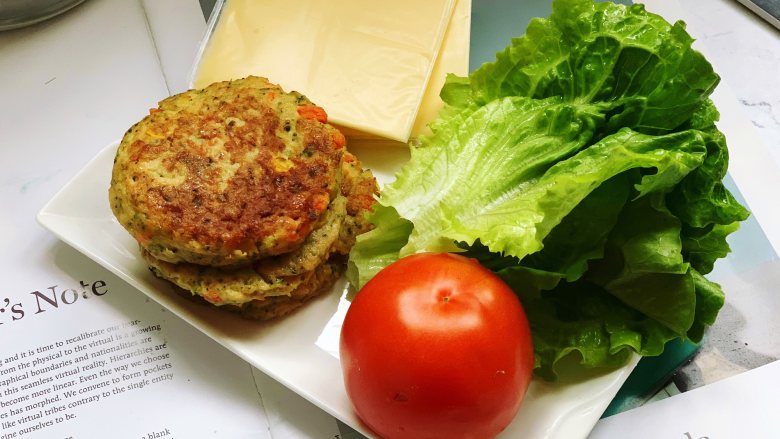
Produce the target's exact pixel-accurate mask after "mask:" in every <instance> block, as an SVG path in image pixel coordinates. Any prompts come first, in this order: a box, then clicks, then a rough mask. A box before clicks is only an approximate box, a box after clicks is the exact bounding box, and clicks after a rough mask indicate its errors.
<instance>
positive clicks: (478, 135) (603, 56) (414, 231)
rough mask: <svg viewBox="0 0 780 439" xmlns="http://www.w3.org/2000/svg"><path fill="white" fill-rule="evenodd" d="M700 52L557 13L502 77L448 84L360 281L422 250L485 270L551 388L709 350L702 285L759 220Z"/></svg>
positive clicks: (611, 18) (656, 26)
mask: <svg viewBox="0 0 780 439" xmlns="http://www.w3.org/2000/svg"><path fill="white" fill-rule="evenodd" d="M692 42H693V40H692V38H691V37H690V36H689V35H688V34H687V33H686V32H685V25H684V23H681V22H678V23H675V24H669V23H667V22H666V21H664V20H663V19H662V18H661V17H659V16H657V15H654V14H651V13H649V12H647V11H645V9H644V7H643V6H641V5H633V6H629V7H626V6H622V5H616V4H612V3H609V2H605V3H594V2H593V1H592V0H554V1H553V13H552V15H551V16H550V17H549V18H546V19H535V20H532V22H531V23H530V25H529V26H528V29H527V31H526V33H525V35H523V36H521V37H519V38H516V39H514V40H513V41H512V43H511V44H510V46H509V47H507V48H506V49H505V50H504V51H502V52H500V53H499V54H498V55H497V57H496V61H495V62H492V63H487V64H484V65H483V66H482V67H480V68H479V69H477V70H476V71H474V72H473V73H472V74H471V75H469V77H458V76H455V75H449V76H448V77H447V81H446V83H445V85H444V87H443V88H442V91H441V97H442V99H443V100H444V102H445V104H446V105H445V107H444V109H443V110H442V111H441V112H440V114H439V117H438V118H437V119H436V120H435V121H434V122H433V123H431V125H430V127H431V134H430V135H429V136H427V137H423V138H421V139H420V140H419V142H417V143H416V144H415V145H413V146H411V158H410V161H409V162H408V163H407V164H406V165H405V166H404V167H403V169H401V171H399V173H398V174H397V176H396V180H395V181H394V182H393V183H391V184H388V185H386V186H385V187H384V188H382V191H381V194H380V196H379V198H378V201H377V204H376V205H375V206H374V213H373V214H372V216H371V218H370V221H371V222H372V223H373V224H374V225H375V228H374V230H372V231H371V232H369V233H366V234H364V235H361V236H359V237H358V240H357V243H356V245H355V246H354V248H353V250H352V252H351V253H350V261H349V268H348V273H347V275H348V279H349V280H350V282H351V283H352V284H353V285H354V286H356V287H358V288H359V287H360V286H362V285H363V284H364V283H365V282H367V281H368V280H369V279H370V278H371V277H372V276H373V275H374V274H376V273H377V272H378V271H379V270H381V269H382V268H383V267H385V266H387V265H389V264H390V263H392V262H394V261H395V260H397V259H398V258H400V257H403V256H405V255H409V254H413V253H417V252H422V251H457V252H462V253H463V254H465V255H466V256H469V257H472V258H475V259H477V260H478V261H479V262H480V263H481V264H482V265H484V266H485V267H487V268H488V269H490V270H492V271H494V272H495V273H496V274H497V275H498V276H500V277H501V278H502V279H503V280H504V281H505V282H506V283H507V284H508V285H509V286H510V287H512V289H513V290H514V291H515V293H516V294H517V295H518V297H519V298H520V300H521V301H522V303H523V305H524V307H525V309H526V314H527V315H528V319H529V322H530V324H531V329H532V336H533V341H534V349H535V353H536V369H535V370H536V373H537V374H538V375H539V376H542V377H544V378H547V379H555V378H556V376H557V375H558V374H559V368H560V366H561V364H562V363H563V361H564V359H566V358H570V359H574V360H576V362H578V363H579V364H580V365H582V366H585V367H593V368H603V367H615V366H619V365H622V364H624V363H625V361H627V359H629V358H630V357H631V356H632V355H633V353H634V352H636V353H639V354H641V355H658V354H660V353H661V352H662V351H663V348H664V345H665V344H666V343H667V342H668V341H669V340H672V339H675V338H680V339H690V340H693V341H698V340H700V339H701V337H702V336H703V334H704V332H705V330H706V328H707V327H708V326H709V325H712V324H713V323H714V321H715V318H716V316H717V314H718V311H719V310H720V308H721V307H722V306H723V303H724V294H723V291H722V290H721V289H720V287H719V286H718V285H717V284H715V283H713V282H711V281H709V280H707V279H706V278H705V277H704V276H703V275H704V274H706V273H708V272H710V271H711V270H712V268H713V265H714V264H715V262H716V261H717V260H718V259H719V258H722V257H724V256H725V255H726V254H727V253H728V252H729V246H728V244H727V242H726V238H727V236H728V235H729V234H730V233H733V232H734V231H735V230H736V229H737V228H738V226H739V222H740V221H743V220H744V219H746V218H747V216H748V211H747V210H746V209H745V208H744V207H743V206H741V205H740V204H739V203H738V202H737V201H736V199H735V198H734V197H733V196H732V195H731V194H730V193H729V191H728V190H727V189H726V187H725V186H724V185H723V178H724V177H725V175H726V171H727V169H728V149H727V145H726V139H725V136H724V135H723V134H722V133H721V132H720V131H719V130H718V129H717V126H716V122H717V120H718V116H719V115H718V112H717V109H716V108H715V106H714V105H713V103H712V101H711V100H710V99H709V95H710V93H711V92H712V90H713V89H714V88H715V86H716V85H717V83H718V80H719V78H718V75H717V74H716V73H715V72H714V71H713V70H712V67H711V66H710V64H709V63H708V62H707V60H706V59H704V57H703V56H702V55H701V54H700V53H698V52H696V51H695V50H693V49H692V48H691V43H692ZM497 336H500V335H497Z"/></svg>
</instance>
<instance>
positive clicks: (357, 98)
mask: <svg viewBox="0 0 780 439" xmlns="http://www.w3.org/2000/svg"><path fill="white" fill-rule="evenodd" d="M454 4H455V0H425V1H418V0H396V1H391V2H388V1H379V0H372V1H366V0H332V1H327V2H325V1H311V0H288V1H284V2H282V1H275V0H229V1H227V2H226V3H225V4H224V5H223V6H222V10H221V13H220V15H219V19H218V20H217V22H216V24H215V25H214V27H213V29H212V32H211V34H210V37H209V39H208V41H207V43H205V46H204V49H203V52H202V53H201V56H200V59H199V61H198V64H197V69H196V71H195V73H194V76H193V81H192V85H193V86H194V87H197V88H200V87H204V86H206V85H208V84H210V83H212V82H216V81H223V80H229V79H238V78H242V77H245V76H249V75H257V76H264V77H266V78H268V79H269V80H270V81H271V82H274V83H277V84H279V85H281V86H282V87H283V88H284V89H286V90H296V91H299V92H301V93H303V94H305V95H306V96H307V97H309V98H310V99H311V100H312V101H314V102H316V103H317V105H319V106H321V107H323V108H325V109H326V111H327V112H328V116H329V120H330V121H331V122H333V123H334V124H336V125H339V126H343V127H345V128H347V131H355V132H360V133H366V134H368V135H371V136H378V137H382V138H387V139H393V140H397V141H401V142H406V141H407V140H408V139H409V136H410V134H411V132H412V127H413V125H414V122H415V120H416V119H417V114H418V110H419V109H420V104H421V102H422V100H423V95H424V93H425V91H426V89H427V86H428V82H429V79H430V77H431V73H432V71H433V70H434V63H435V61H436V59H437V56H438V53H439V50H440V48H441V46H442V41H443V39H444V35H445V31H446V29H447V26H448V23H449V22H450V19H451V17H452V15H453V9H454ZM469 9H470V8H469ZM466 37H468V32H467V33H466ZM439 88H440V85H439ZM437 93H438V92H437Z"/></svg>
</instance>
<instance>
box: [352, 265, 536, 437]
mask: <svg viewBox="0 0 780 439" xmlns="http://www.w3.org/2000/svg"><path fill="white" fill-rule="evenodd" d="M341 366H342V370H343V373H344V383H345V385H346V390H347V395H348V396H349V398H350V400H351V401H352V404H353V406H354V408H355V411H356V413H357V415H358V416H359V417H360V419H362V420H363V422H365V424H366V425H367V426H368V427H369V428H371V430H373V431H374V432H375V433H377V434H379V435H380V436H382V437H384V438H387V439H391V438H404V439H418V438H419V439H423V438H448V439H456V438H480V439H483V438H490V437H494V436H496V435H497V434H498V433H500V432H501V431H502V430H504V429H505V428H506V426H507V425H508V424H509V423H510V422H511V421H512V419H513V418H514V416H515V414H516V413H517V410H518V409H519V408H520V404H521V402H522V400H523V397H524V395H525V392H526V390H527V389H528V384H529V381H530V380H531V372H532V369H533V348H532V346H531V334H530V329H529V327H528V320H527V319H526V316H525V312H524V311H523V308H522V306H521V305H520V301H519V300H518V299H517V297H516V296H515V295H514V293H513V292H512V290H511V289H510V288H509V287H508V286H507V285H506V284H505V283H504V282H503V281H501V279H499V278H498V277H497V276H496V275H494V274H493V273H492V272H490V271H489V270H487V269H486V268H484V267H482V266H481V265H479V264H478V263H477V262H476V261H474V260H471V259H468V258H465V257H463V256H458V255H454V254H447V253H424V254H417V255H413V256H409V257H406V258H402V259H400V260H398V261H396V262H395V263H393V264H391V265H389V266H387V267H386V268H385V269H384V270H382V271H381V272H379V274H377V275H376V276H375V277H374V278H373V279H371V280H370V281H369V282H368V283H366V285H365V286H364V287H363V288H362V289H361V290H360V292H358V294H357V296H356V297H355V300H354V301H353V302H352V304H351V305H350V307H349V310H348V311H347V315H346V317H345V319H344V326H343V327H342V329H341Z"/></svg>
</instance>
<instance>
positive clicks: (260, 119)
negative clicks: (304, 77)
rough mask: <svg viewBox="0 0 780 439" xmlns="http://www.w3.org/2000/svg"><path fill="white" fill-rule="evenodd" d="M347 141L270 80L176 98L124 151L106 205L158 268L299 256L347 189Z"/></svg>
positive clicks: (152, 115) (315, 110)
mask: <svg viewBox="0 0 780 439" xmlns="http://www.w3.org/2000/svg"><path fill="white" fill-rule="evenodd" d="M345 143H346V141H345V138H344V136H343V135H342V134H341V133H340V132H339V131H338V130H337V129H336V128H334V127H333V126H331V125H329V124H328V123H327V114H326V112H325V110H324V109H322V108H320V107H318V106H316V105H314V104H313V103H312V102H311V101H310V100H309V99H307V98H306V97H305V96H303V95H301V94H300V93H297V92H289V93H288V92H285V91H284V90H282V89H281V88H280V87H279V86H278V85H275V84H271V83H269V82H268V80H267V79H265V78H260V77H254V76H252V77H247V78H244V79H239V80H234V81H225V82H219V83H214V84H212V85H210V86H208V87H206V88H204V89H200V90H190V91H187V92H184V93H181V94H177V95H175V96H171V97H169V98H167V99H165V100H163V101H161V102H160V103H159V107H157V108H155V109H152V110H150V112H149V114H148V115H147V116H146V117H144V118H143V120H141V121H140V122H138V123H137V124H135V125H133V126H132V127H131V128H130V129H129V130H128V131H127V133H125V135H124V138H123V139H122V141H121V144H120V145H119V149H118V151H117V154H116V159H115V161H114V168H113V173H112V179H111V187H110V190H109V201H110V204H111V209H112V211H113V212H114V215H115V216H116V218H117V220H118V221H119V223H120V224H121V225H122V226H123V227H124V228H125V229H127V231H128V232H129V233H130V234H131V235H132V236H133V237H134V238H135V239H136V241H138V243H139V244H140V246H141V247H142V248H143V249H144V250H145V251H146V252H147V253H148V254H149V255H151V256H152V257H154V258H157V259H160V260H161V261H165V262H170V263H179V262H185V263H192V264H201V265H208V266H241V265H249V264H251V263H252V262H253V261H256V260H258V259H261V258H265V257H268V256H273V255H280V254H284V253H288V252H291V251H293V250H295V249H297V248H298V247H300V246H301V245H302V244H303V242H304V241H305V240H306V238H307V236H309V234H310V233H311V232H312V231H313V230H315V229H317V228H319V227H321V226H322V225H323V224H322V222H323V218H324V213H325V211H326V209H327V208H328V206H329V205H330V203H331V202H332V201H333V199H334V198H335V197H336V196H337V195H338V193H339V191H340V187H341V172H342V158H343V156H344V151H345Z"/></svg>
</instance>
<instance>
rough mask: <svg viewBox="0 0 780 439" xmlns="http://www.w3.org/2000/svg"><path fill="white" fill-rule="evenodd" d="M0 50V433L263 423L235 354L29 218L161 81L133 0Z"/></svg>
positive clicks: (95, 4)
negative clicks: (0, 151) (0, 149)
mask: <svg viewBox="0 0 780 439" xmlns="http://www.w3.org/2000/svg"><path fill="white" fill-rule="evenodd" d="M118 17H121V18H118ZM0 59H2V60H3V62H2V64H3V67H2V69H0V93H1V94H2V96H3V99H2V100H0V133H2V134H1V135H0V137H1V138H2V143H3V158H2V160H0V175H2V177H1V178H0V202H2V205H3V212H2V214H0V238H2V243H3V244H2V245H1V246H0V273H2V277H3V289H2V292H1V293H0V340H2V343H1V344H0V437H2V438H4V439H5V438H16V437H25V438H27V437H30V438H51V437H60V438H65V437H74V438H75V437H81V438H90V437H111V438H133V439H137V438H174V437H179V438H188V437H203V436H206V435H209V436H216V437H230V438H242V437H245V438H250V437H251V438H263V437H270V433H269V431H268V422H267V419H266V416H265V412H264V410H263V407H262V401H261V399H260V397H259V395H258V392H257V389H256V387H255V383H254V379H253V375H252V369H251V368H250V367H249V366H248V365H247V364H246V363H245V362H243V361H241V360H239V359H238V358H237V357H235V356H234V355H233V354H232V353H230V352H229V351H227V350H226V349H224V348H223V347H221V346H219V345H218V344H217V343H215V342H213V341H211V340H210V339H209V338H207V337H206V336H204V335H203V334H201V333H200V332H199V331H196V330H194V329H192V328H191V327H190V326H189V325H187V324H186V323H184V322H183V321H182V320H180V319H179V318H178V317H175V316H173V315H172V314H171V313H169V312H167V311H166V310H165V309H163V308H162V307H160V306H159V305H158V304H156V303H154V302H152V301H150V300H149V299H148V298H146V297H145V296H143V295H142V294H140V293H138V291H136V290H134V289H133V288H132V287H130V286H129V285H127V284H126V283H124V282H123V281H121V280H120V279H118V278H117V277H115V276H113V275H112V274H110V273H109V272H108V271H107V270H104V269H102V268H101V267H100V266H99V265H98V264H95V263H94V262H92V261H90V260H89V259H88V258H86V257H85V256H83V255H81V254H80V253H79V252H78V251H77V250H75V249H73V248H71V247H70V246H68V245H67V244H64V243H62V242H59V241H58V240H57V239H56V238H55V237H54V236H53V235H51V234H50V233H48V232H47V231H45V230H44V229H43V228H42V227H40V226H39V225H38V224H37V223H36V222H35V217H36V214H37V212H38V211H39V210H40V209H41V207H42V206H43V205H44V204H45V203H46V202H47V201H48V200H49V199H51V198H52V197H53V196H54V195H55V194H56V193H57V191H58V190H59V189H60V188H61V187H62V185H63V184H64V183H66V182H67V181H68V180H70V179H71V178H72V177H73V175H75V174H76V172H77V171H78V170H79V169H81V168H82V167H83V165H84V164H85V163H86V162H87V161H88V160H89V159H91V158H92V156H94V154H96V153H97V152H98V151H99V150H100V149H102V148H103V147H104V146H105V145H106V144H108V143H110V142H111V141H113V140H115V139H116V138H118V137H120V136H121V135H122V133H124V131H125V130H126V129H127V128H128V127H129V126H130V125H131V124H132V123H134V121H136V120H138V119H140V118H141V117H143V115H144V114H145V113H146V112H147V111H148V108H149V107H150V106H153V105H154V103H155V102H157V100H159V99H161V98H162V97H164V96H166V95H167V88H166V86H165V81H164V78H163V75H162V73H161V71H160V66H159V61H158V59H157V57H156V54H155V48H154V44H153V41H152V39H151V38H150V35H149V31H148V28H147V24H146V17H145V13H144V10H143V7H142V5H141V3H140V2H139V1H131V2H128V1H124V0H103V1H92V2H85V3H84V4H82V5H80V6H78V7H76V8H74V9H72V10H71V11H69V12H68V13H66V14H63V15H62V16H59V17H56V18H54V19H51V20H48V21H45V22H43V23H40V24H38V25H33V26H30V27H26V28H22V29H18V30H12V31H6V32H2V33H0ZM106 202H107V201H106ZM83 215H85V216H86V217H88V216H89V215H90V212H89V211H84V212H83ZM92 232H94V234H95V236H98V237H99V236H100V233H101V230H99V229H96V230H94V231H92Z"/></svg>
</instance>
